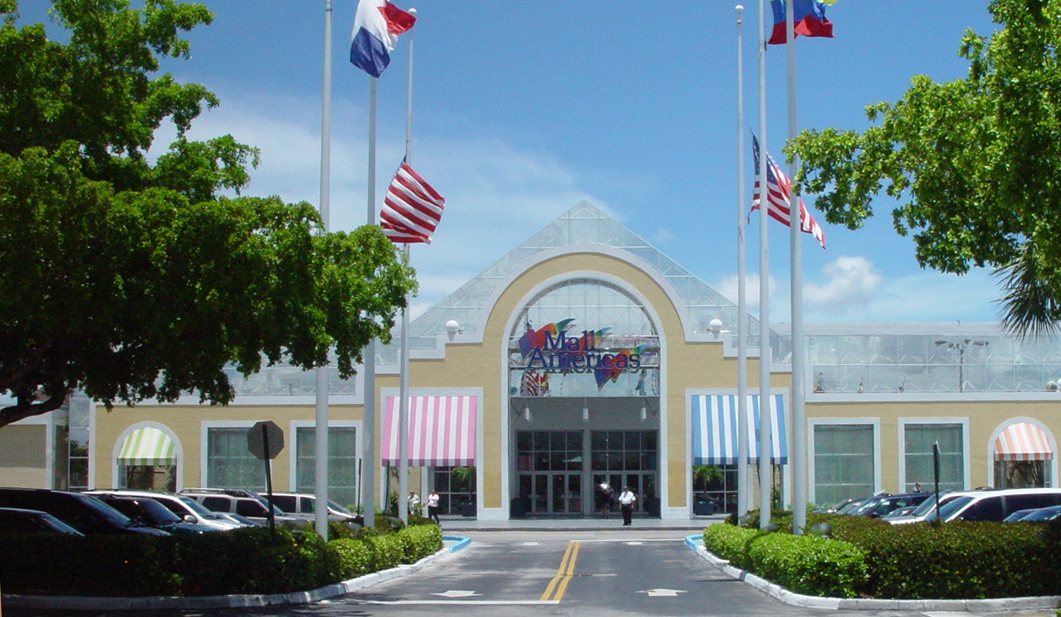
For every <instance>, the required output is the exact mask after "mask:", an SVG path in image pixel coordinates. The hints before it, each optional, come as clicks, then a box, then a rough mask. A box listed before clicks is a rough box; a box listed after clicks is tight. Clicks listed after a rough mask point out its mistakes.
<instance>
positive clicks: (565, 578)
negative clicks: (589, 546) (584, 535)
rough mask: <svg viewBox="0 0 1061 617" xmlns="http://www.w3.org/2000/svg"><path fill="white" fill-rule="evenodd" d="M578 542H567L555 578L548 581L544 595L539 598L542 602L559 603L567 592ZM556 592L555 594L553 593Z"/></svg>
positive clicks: (573, 571)
mask: <svg viewBox="0 0 1061 617" xmlns="http://www.w3.org/2000/svg"><path fill="white" fill-rule="evenodd" d="M578 547H579V543H578V542H568V544H567V550H566V551H564V558H563V559H561V560H560V567H559V568H558V569H557V571H556V576H554V577H553V580H551V581H549V584H548V585H547V586H546V587H545V593H543V594H542V597H541V598H539V600H540V601H542V602H547V601H550V600H551V601H553V602H559V601H560V598H562V597H564V591H566V590H567V584H568V583H569V582H570V581H571V577H572V576H573V575H574V573H575V560H576V559H578ZM554 591H555V592H556V593H555V594H554V593H553V592H554Z"/></svg>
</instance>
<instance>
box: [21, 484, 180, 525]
mask: <svg viewBox="0 0 1061 617" xmlns="http://www.w3.org/2000/svg"><path fill="white" fill-rule="evenodd" d="M0 507H7V508H25V509H28V510H41V511H43V512H47V513H48V514H51V515H52V516H54V517H55V518H57V519H59V520H61V521H62V522H64V523H66V524H67V525H69V526H71V527H73V528H74V529H76V530H78V531H80V532H81V533H83V534H86V535H89V534H105V533H112V534H126V533H135V534H142V535H152V536H168V535H169V534H168V533H166V532H165V531H162V530H159V529H155V528H154V527H148V526H147V525H143V524H140V523H136V522H134V521H132V520H131V519H130V518H129V517H128V516H125V515H124V514H122V513H121V512H119V511H117V510H115V509H114V508H112V507H110V506H108V505H107V504H105V503H103V502H102V501H100V500H98V499H96V498H95V497H92V496H89V495H84V494H82V493H71V492H69V491H51V490H48V489H36V488H0Z"/></svg>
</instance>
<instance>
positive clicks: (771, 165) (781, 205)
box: [751, 135, 825, 248]
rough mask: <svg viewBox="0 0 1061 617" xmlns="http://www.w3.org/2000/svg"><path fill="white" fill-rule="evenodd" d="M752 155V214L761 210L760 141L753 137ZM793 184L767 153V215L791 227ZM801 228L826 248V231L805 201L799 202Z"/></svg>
mask: <svg viewBox="0 0 1061 617" xmlns="http://www.w3.org/2000/svg"><path fill="white" fill-rule="evenodd" d="M752 154H753V155H754V156H755V191H754V192H753V194H752V209H751V211H752V212H755V211H756V210H758V209H759V140H758V139H756V138H755V135H752ZM791 186H792V184H791V182H789V180H788V176H786V175H785V172H783V171H781V168H780V167H778V166H777V163H775V162H774V159H773V158H772V157H771V156H770V153H769V152H767V153H766V187H767V193H766V203H767V208H766V214H767V215H768V216H770V217H771V218H773V219H774V220H775V221H778V222H780V223H782V224H784V225H785V226H786V227H788V226H790V225H791V220H792V219H791V216H792V193H791V190H790V189H791ZM799 223H800V225H799V228H800V231H802V232H803V233H807V234H811V235H813V236H814V237H815V238H817V240H818V243H819V244H821V245H822V248H825V230H824V229H822V228H821V227H819V226H818V222H817V221H815V220H814V217H813V216H811V215H810V213H809V212H807V206H805V205H804V204H803V199H802V198H801V199H800V200H799Z"/></svg>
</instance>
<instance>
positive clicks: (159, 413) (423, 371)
mask: <svg viewBox="0 0 1061 617" xmlns="http://www.w3.org/2000/svg"><path fill="white" fill-rule="evenodd" d="M573 273H577V275H578V276H580V277H585V276H589V277H593V276H594V273H596V274H597V275H600V276H601V277H602V278H604V279H606V280H618V281H621V285H622V286H625V287H628V288H632V289H635V290H636V294H637V295H640V296H641V297H642V298H644V300H645V302H646V305H647V306H648V307H649V311H650V314H652V315H654V317H655V319H656V320H657V326H658V327H659V334H660V337H661V344H662V345H663V348H662V361H663V366H662V368H663V373H662V376H663V377H664V378H665V381H664V382H663V383H662V384H661V385H662V388H663V390H662V393H661V404H662V406H663V409H664V411H665V414H664V415H663V416H662V417H661V419H660V422H661V428H665V430H666V442H665V444H663V445H665V447H666V455H667V456H666V458H665V459H663V460H661V465H663V466H665V467H662V468H661V469H666V480H667V484H666V487H665V488H666V496H667V501H666V503H664V504H663V506H664V507H665V508H670V509H681V508H686V507H688V503H687V499H686V495H687V491H688V487H689V482H690V467H691V461H689V460H688V459H687V458H686V456H685V454H686V451H687V448H688V445H687V444H688V443H689V440H690V438H689V435H688V434H687V431H686V399H687V393H688V391H689V390H697V389H714V388H717V389H730V390H732V389H735V388H736V382H737V359H736V358H735V357H728V358H727V357H724V354H723V351H724V348H723V344H722V343H721V342H714V341H712V342H706V341H704V340H700V339H699V338H698V339H697V340H696V341H695V342H690V341H687V340H686V332H685V330H684V329H683V325H682V323H681V320H680V313H679V310H678V309H677V308H676V307H675V306H673V305H672V304H671V302H670V298H669V297H668V296H667V294H666V292H665V289H664V288H662V287H661V286H660V284H659V283H657V281H656V279H654V278H652V276H650V275H649V274H648V273H646V272H645V271H643V270H641V269H640V268H639V267H638V266H637V265H635V264H634V263H631V262H628V261H624V260H623V259H620V258H619V257H617V256H614V255H610V254H603V253H566V254H557V255H554V256H552V257H549V258H545V259H541V260H540V261H538V262H536V263H533V264H532V265H529V266H528V267H527V269H526V270H525V271H523V272H522V273H521V274H520V275H519V276H518V277H516V278H515V279H513V280H512V281H510V282H509V283H508V285H507V286H506V287H505V288H504V289H501V290H499V291H498V294H497V296H496V302H495V304H494V305H493V306H492V307H488V308H489V309H490V313H489V315H488V317H487V319H486V322H485V325H484V328H483V332H482V341H481V342H470V341H471V340H472V339H471V338H470V337H467V336H463V335H462V336H460V337H458V338H457V339H456V342H453V343H449V344H447V345H446V346H445V350H444V356H443V358H442V359H413V360H412V361H411V366H410V379H409V384H410V387H411V388H412V389H413V390H416V389H421V388H422V389H442V388H462V389H478V390H481V392H482V398H481V401H480V403H481V406H480V409H479V412H480V414H481V427H482V433H481V439H482V446H483V451H482V458H481V459H480V461H479V469H478V471H479V478H480V481H481V486H482V492H481V493H480V495H479V503H480V506H481V507H484V508H489V509H502V508H504V505H505V503H506V500H507V498H508V496H507V495H504V494H502V487H503V485H504V483H505V482H504V480H505V479H504V478H502V473H503V468H504V467H503V465H501V464H500V462H501V453H502V445H503V440H504V439H505V438H506V435H504V434H503V431H504V430H505V427H506V426H507V423H506V422H504V421H503V418H502V413H504V412H505V410H506V409H507V402H506V401H507V392H505V391H504V390H503V388H504V387H507V385H508V384H507V368H506V358H507V353H506V349H507V343H508V335H509V332H508V331H507V330H506V328H510V327H511V325H510V322H511V321H512V319H513V318H514V316H515V315H517V314H518V313H519V312H520V309H521V308H522V306H523V304H524V303H525V302H527V301H529V300H530V299H531V298H530V294H531V293H532V291H535V290H540V289H542V288H543V287H542V286H543V285H544V284H545V283H546V282H559V281H561V280H565V279H570V278H571V277H572V276H573ZM733 325H734V324H726V326H728V327H732V326H733ZM699 336H702V337H704V338H706V337H707V335H706V334H700V335H699ZM390 368H392V367H390ZM758 376H759V367H758V361H757V358H755V357H749V358H748V367H747V377H748V384H747V385H748V388H749V391H750V392H757V390H758V387H759V384H758ZM789 382H790V377H789V375H788V373H787V372H781V371H780V370H779V369H778V368H775V371H774V373H773V374H772V375H771V384H770V385H771V387H772V388H775V389H783V390H786V391H787V390H788V388H789V387H790V383H789ZM376 387H377V389H378V392H377V397H376V400H377V405H378V406H380V405H379V403H381V402H382V400H383V399H382V396H381V392H380V391H382V390H384V389H387V390H396V389H397V388H398V387H399V378H398V375H396V374H393V373H389V374H377V377H376ZM898 396H899V395H896V397H898ZM974 399H976V397H969V400H963V401H962V402H955V401H933V402H925V401H903V400H901V398H896V400H880V397H876V398H875V397H873V396H870V395H867V396H866V397H865V398H864V399H860V398H858V397H855V396H852V397H851V400H847V401H845V402H823V401H822V399H821V398H820V397H819V398H816V397H815V396H814V395H813V394H808V401H807V404H806V416H807V418H808V423H813V420H814V419H817V418H821V419H827V418H833V419H835V418H858V419H875V420H876V421H877V422H878V423H879V427H880V430H879V433H878V441H877V447H878V448H879V449H880V452H879V454H880V467H879V470H880V482H881V488H883V489H884V490H888V491H896V490H900V489H901V488H903V487H902V484H901V479H900V478H899V477H898V476H899V468H900V462H901V461H900V456H901V455H900V453H899V452H898V449H899V443H900V442H899V422H900V419H901V418H907V417H909V418H954V419H968V426H969V433H968V435H967V437H968V445H967V451H968V453H969V458H968V461H969V485H970V486H981V485H986V484H988V482H989V469H990V467H989V465H990V464H991V461H989V460H988V456H989V455H988V452H989V451H990V440H991V437H992V433H993V432H994V431H995V430H996V429H997V428H998V427H999V426H1000V425H1002V424H1003V423H1006V422H1007V421H1009V420H1011V419H1013V418H1016V417H1023V416H1029V417H1033V418H1037V419H1038V420H1040V421H1041V422H1043V424H1044V425H1046V426H1047V428H1048V429H1049V430H1050V431H1051V432H1052V433H1053V435H1054V437H1055V438H1057V437H1058V436H1061V400H1058V401H1038V402H1033V401H1012V400H1011V401H988V400H982V397H981V400H974ZM362 415H363V409H362V406H361V405H335V404H333V405H331V408H330V412H329V418H330V420H332V421H361V420H362ZM381 416H382V414H380V415H379V416H377V429H378V428H379V427H380V424H381V420H380V417H381ZM313 417H314V409H313V406H312V405H282V404H281V405H278V406H245V405H233V406H229V407H210V406H197V405H188V406H174V405H163V406H158V405H142V406H139V407H136V408H116V409H115V410H114V411H112V412H109V413H108V412H103V411H100V412H99V413H98V414H97V419H96V426H95V428H96V432H95V435H94V450H93V451H94V463H95V467H94V471H95V475H94V480H95V484H96V485H97V486H101V487H104V486H110V485H111V484H112V470H113V453H114V448H115V444H116V443H117V441H118V439H119V438H120V435H121V433H122V431H123V430H125V429H126V428H128V427H129V426H132V425H134V424H137V423H139V422H149V421H151V422H159V423H161V424H164V425H165V426H167V427H168V428H169V429H171V430H172V431H173V432H174V433H175V434H177V436H178V438H179V440H180V442H181V447H182V450H183V463H184V468H183V474H184V475H183V482H182V485H183V486H198V485H201V484H203V483H204V482H205V479H204V478H203V470H202V469H201V467H200V461H201V459H202V452H201V447H202V434H203V432H202V431H203V423H204V422H209V421H227V422H241V421H242V422H255V421H259V420H273V421H275V422H277V424H279V425H280V426H281V427H282V428H284V429H285V431H286V430H287V428H288V426H289V423H290V422H291V421H293V420H300V421H310V420H312V419H313ZM38 430H43V427H40V428H39V429H38ZM808 434H809V432H808ZM5 438H14V434H13V433H9V432H8V429H5V431H3V432H0V447H2V446H3V444H4V442H3V440H4V439H5ZM33 438H34V439H38V438H37V437H33ZM292 438H293V436H290V435H289V436H288V446H287V447H286V448H285V450H284V452H282V453H281V454H280V456H279V457H278V458H277V459H276V460H275V461H274V463H273V474H274V476H273V477H274V486H275V487H276V488H277V490H283V489H286V488H288V487H289V481H290V478H289V477H288V476H289V475H290V474H289V470H290V458H289V455H290V454H291V452H292V450H293V448H292V447H291V442H290V440H291V439H292ZM41 439H42V438H41ZM379 441H380V440H379V438H378V436H377V439H376V444H377V452H376V456H375V460H376V461H378V460H379V450H378V448H379ZM808 454H809V455H811V456H813V452H808ZM0 455H2V450H0ZM35 465H40V466H41V467H43V464H42V463H41V462H40V461H33V462H29V463H27V465H25V469H27V471H26V473H35V472H34V471H33V470H34V469H36V467H35ZM8 467H10V466H9V465H0V468H4V469H6V468H8ZM0 473H7V472H6V471H0ZM413 477H414V478H415V477H416V476H415V473H414V476H413ZM0 478H2V476H0ZM753 480H754V479H753ZM412 482H414V483H415V480H413V481H412ZM813 482H814V479H813V478H809V479H808V483H809V484H810V485H813ZM1057 482H1058V479H1057V478H1054V479H1053V483H1054V484H1055V485H1056V484H1057ZM8 483H10V482H8ZM410 486H415V484H413V483H411V485H410ZM377 488H379V487H378V486H377ZM379 498H380V497H379V495H377V503H379V501H378V500H379Z"/></svg>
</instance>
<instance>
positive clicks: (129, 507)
mask: <svg viewBox="0 0 1061 617" xmlns="http://www.w3.org/2000/svg"><path fill="white" fill-rule="evenodd" d="M99 499H100V500H102V501H103V503H105V504H107V505H109V506H111V507H112V508H114V509H115V510H117V511H119V512H121V513H122V514H124V515H126V516H128V517H129V518H131V519H132V520H134V521H137V522H139V523H143V524H145V525H149V526H151V527H154V528H155V529H161V530H162V531H165V532H167V533H171V534H173V535H178V536H188V535H199V534H202V533H205V532H207V531H215V529H214V528H212V527H206V526H205V525H196V524H194V523H187V522H185V521H184V520H183V519H181V518H180V517H179V516H177V515H176V514H174V513H172V512H170V511H169V509H167V508H166V507H165V506H163V505H162V504H160V503H159V502H157V501H155V500H154V499H148V498H147V497H128V496H120V495H100V497H99Z"/></svg>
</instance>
